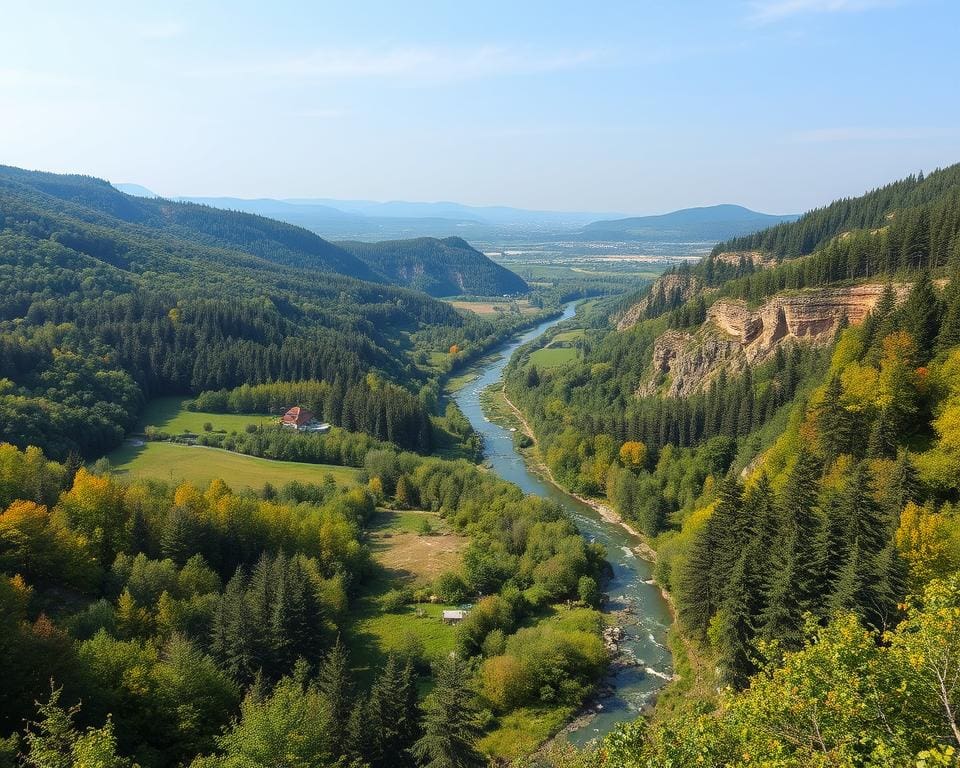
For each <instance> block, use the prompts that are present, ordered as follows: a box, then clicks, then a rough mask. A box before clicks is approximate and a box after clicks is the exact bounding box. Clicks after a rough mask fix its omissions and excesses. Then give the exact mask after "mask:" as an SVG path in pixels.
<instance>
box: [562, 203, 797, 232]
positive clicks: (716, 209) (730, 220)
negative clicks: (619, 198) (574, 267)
mask: <svg viewBox="0 0 960 768" xmlns="http://www.w3.org/2000/svg"><path fill="white" fill-rule="evenodd" d="M797 218H798V216H796V215H786V216H774V215H771V214H768V213H758V212H756V211H751V210H750V209H749V208H744V207H743V206H742V205H711V206H707V207H704V208H684V209H683V210H679V211H673V212H672V213H664V214H661V215H659V216H633V217H631V218H627V219H613V220H607V221H595V222H593V223H591V224H588V225H587V226H585V227H584V228H583V229H582V230H581V233H580V234H581V236H582V237H584V238H586V239H591V240H725V239H727V238H731V237H737V236H739V235H745V234H749V233H751V232H756V231H757V230H760V229H766V228H767V227H772V226H774V225H775V224H780V223H781V222H785V221H795V220H796V219H797Z"/></svg>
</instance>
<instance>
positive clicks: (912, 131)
mask: <svg viewBox="0 0 960 768" xmlns="http://www.w3.org/2000/svg"><path fill="white" fill-rule="evenodd" d="M948 135H950V134H949V132H948V131H945V130H943V129H941V128H865V127H853V126H851V127H839V128H817V129H814V130H811V131H800V132H798V133H794V134H791V135H790V137H789V140H790V141H791V142H794V143H797V144H827V143H835V142H847V141H919V140H922V139H935V138H942V137H944V136H948Z"/></svg>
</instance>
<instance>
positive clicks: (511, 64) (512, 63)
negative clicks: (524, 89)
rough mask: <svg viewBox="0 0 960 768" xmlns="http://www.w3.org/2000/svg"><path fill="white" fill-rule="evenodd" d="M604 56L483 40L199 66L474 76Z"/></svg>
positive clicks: (221, 70)
mask: <svg viewBox="0 0 960 768" xmlns="http://www.w3.org/2000/svg"><path fill="white" fill-rule="evenodd" d="M598 59H599V56H598V54H597V53H596V52H595V51H590V50H580V51H571V52H561V53H549V54H545V53H540V52H535V51H523V50H515V49H508V48H503V47H499V46H481V47H478V48H473V49H467V50H463V49H447V48H429V47H408V48H396V49H391V50H368V49H318V50H315V51H310V52H308V53H304V54H299V55H296V56H288V57H275V58H270V59H264V60H261V61H253V62H249V61H245V62H242V63H238V64H236V65H231V66H226V67H216V68H211V69H205V70H199V71H197V72H196V73H195V74H198V75H201V76H203V75H205V76H227V77H234V76H262V77H282V78H326V79H356V78H387V79H389V78H395V79H407V80H411V81H416V80H468V79H476V78H482V77H496V76H503V75H521V74H536V73H541V72H555V71H561V70H569V69H577V68H580V67H583V66H587V65H589V64H592V63H594V62H596V61H597V60H598Z"/></svg>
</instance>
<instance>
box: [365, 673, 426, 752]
mask: <svg viewBox="0 0 960 768" xmlns="http://www.w3.org/2000/svg"><path fill="white" fill-rule="evenodd" d="M411 675H412V668H411V667H410V666H409V665H408V666H401V664H400V662H399V660H398V659H397V657H396V656H394V655H392V654H391V655H390V656H389V657H388V658H387V663H386V664H385V665H384V667H383V671H382V672H381V673H380V676H379V677H378V678H377V680H376V682H375V683H374V685H373V688H372V689H371V691H370V703H369V709H368V717H369V728H370V730H371V731H372V734H373V738H372V744H371V748H370V752H369V756H370V765H371V766H372V768H390V767H391V766H396V768H402V767H403V766H408V765H412V760H411V758H410V755H409V752H408V750H409V748H410V747H411V746H412V745H413V741H414V739H413V738H411V736H412V734H413V731H411V729H410V723H409V722H407V719H408V718H409V717H411V716H412V717H413V722H414V724H415V723H416V720H417V713H416V709H415V707H414V711H413V712H410V711H409V701H410V688H411V686H414V685H415V682H414V680H413V679H412V678H411ZM415 703H416V696H415V695H414V704H415Z"/></svg>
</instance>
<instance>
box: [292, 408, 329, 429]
mask: <svg viewBox="0 0 960 768" xmlns="http://www.w3.org/2000/svg"><path fill="white" fill-rule="evenodd" d="M280 423H281V424H282V425H283V426H284V427H288V428H289V429H293V430H295V431H297V432H319V433H320V434H323V433H324V432H329V431H330V425H329V424H327V423H326V422H321V421H317V419H316V417H315V416H314V415H313V414H312V413H311V412H310V411H308V410H307V409H306V408H301V407H300V406H299V405H295V406H293V408H291V409H290V410H288V411H287V412H286V413H285V414H283V416H282V417H281V419H280Z"/></svg>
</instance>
